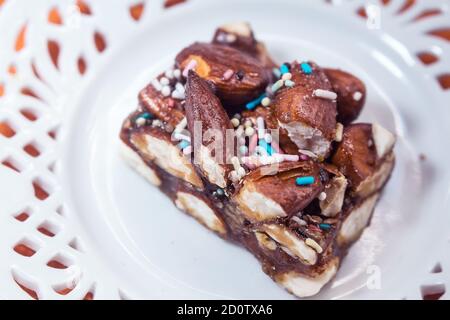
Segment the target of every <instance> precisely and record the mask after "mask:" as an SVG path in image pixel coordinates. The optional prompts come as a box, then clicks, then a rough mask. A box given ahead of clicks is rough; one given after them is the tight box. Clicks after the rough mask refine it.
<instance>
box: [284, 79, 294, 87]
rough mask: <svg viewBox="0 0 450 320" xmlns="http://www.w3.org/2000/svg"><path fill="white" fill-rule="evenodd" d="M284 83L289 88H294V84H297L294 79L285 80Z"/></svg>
mask: <svg viewBox="0 0 450 320" xmlns="http://www.w3.org/2000/svg"><path fill="white" fill-rule="evenodd" d="M284 85H285V86H286V87H288V88H292V87H293V86H295V82H294V81H292V80H286V81H285V82H284Z"/></svg>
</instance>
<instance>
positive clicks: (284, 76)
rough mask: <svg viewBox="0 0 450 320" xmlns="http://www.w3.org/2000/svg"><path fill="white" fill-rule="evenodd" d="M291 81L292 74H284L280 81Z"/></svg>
mask: <svg viewBox="0 0 450 320" xmlns="http://www.w3.org/2000/svg"><path fill="white" fill-rule="evenodd" d="M291 79H292V73H290V72H286V73H285V74H283V76H282V77H281V80H284V81H286V80H291Z"/></svg>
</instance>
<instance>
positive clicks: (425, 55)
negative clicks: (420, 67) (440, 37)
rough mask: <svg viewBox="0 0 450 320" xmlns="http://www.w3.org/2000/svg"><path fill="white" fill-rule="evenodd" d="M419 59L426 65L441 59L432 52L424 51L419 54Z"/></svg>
mask: <svg viewBox="0 0 450 320" xmlns="http://www.w3.org/2000/svg"><path fill="white" fill-rule="evenodd" d="M417 57H418V58H419V59H420V61H422V63H423V64H424V65H430V64H433V63H435V62H438V61H439V57H438V56H437V55H435V54H434V53H432V52H429V51H423V52H419V53H418V54H417Z"/></svg>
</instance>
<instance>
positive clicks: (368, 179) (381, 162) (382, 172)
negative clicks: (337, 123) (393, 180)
mask: <svg viewBox="0 0 450 320" xmlns="http://www.w3.org/2000/svg"><path fill="white" fill-rule="evenodd" d="M394 144H395V136H394V135H393V134H392V133H390V132H389V131H387V130H386V129H384V128H383V127H381V126H380V125H379V124H368V123H358V124H351V125H349V126H347V127H346V128H345V129H344V133H343V139H342V141H341V142H340V143H339V145H338V146H337V148H336V152H335V154H334V155H333V157H332V162H333V164H334V165H336V166H337V167H338V168H339V170H340V171H341V172H342V173H343V174H344V175H345V177H346V178H347V179H348V181H349V187H350V189H351V191H352V194H353V195H354V196H358V197H361V198H366V197H367V196H369V195H371V194H373V193H374V192H376V191H377V190H379V189H380V188H381V187H382V186H383V185H384V184H385V182H386V181H387V179H388V178H389V176H390V174H391V172H392V169H393V167H394V153H393V148H394Z"/></svg>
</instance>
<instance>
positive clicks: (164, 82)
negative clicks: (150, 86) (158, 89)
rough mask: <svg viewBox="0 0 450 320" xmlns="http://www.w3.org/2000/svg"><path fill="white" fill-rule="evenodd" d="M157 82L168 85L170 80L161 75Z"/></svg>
mask: <svg viewBox="0 0 450 320" xmlns="http://www.w3.org/2000/svg"><path fill="white" fill-rule="evenodd" d="M159 83H161V85H162V86H168V85H169V83H170V81H169V79H167V78H166V77H162V78H161V79H159Z"/></svg>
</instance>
